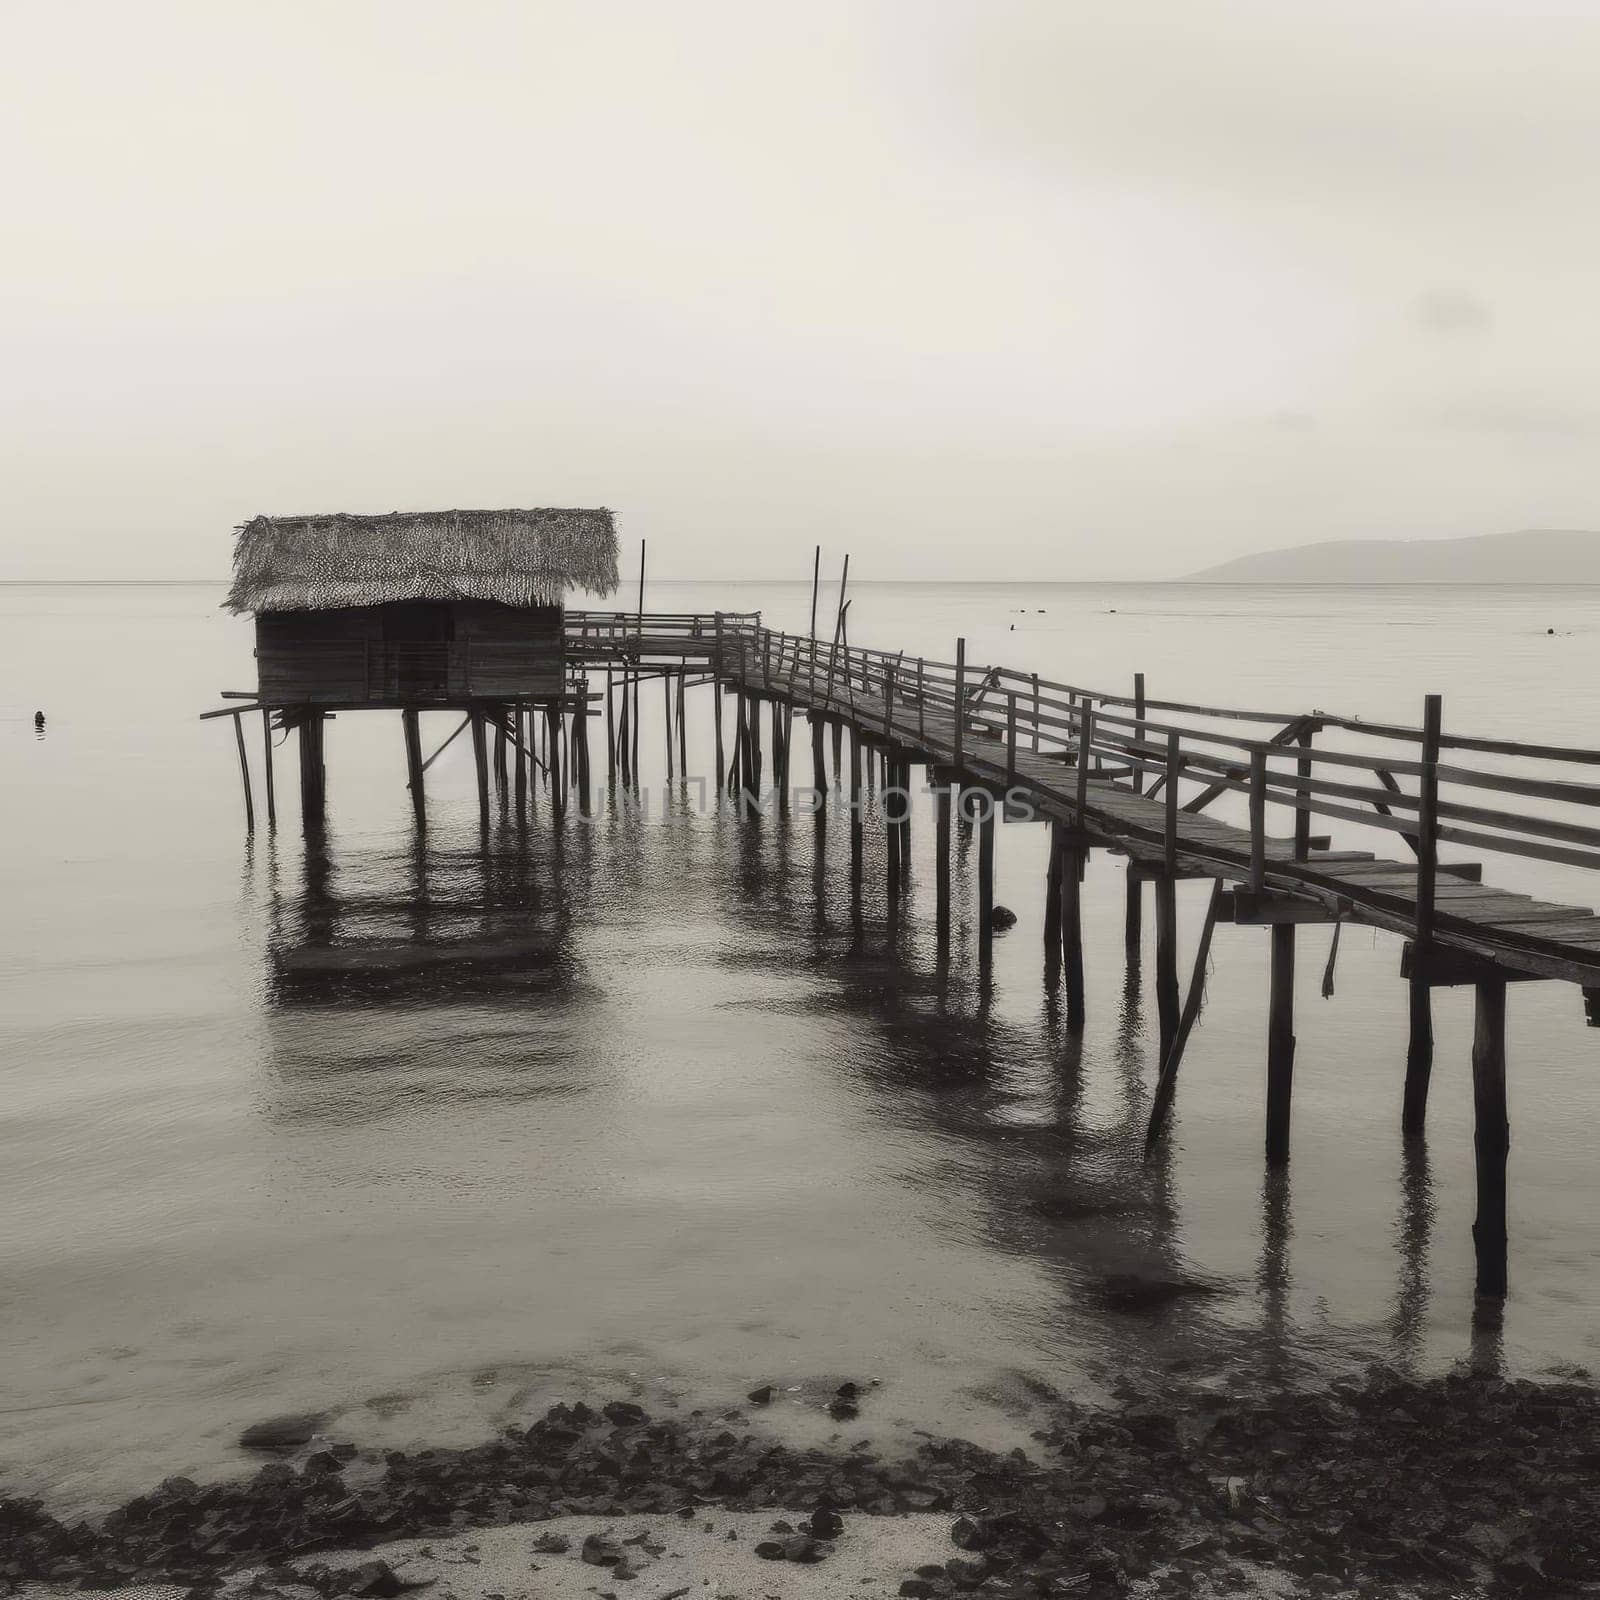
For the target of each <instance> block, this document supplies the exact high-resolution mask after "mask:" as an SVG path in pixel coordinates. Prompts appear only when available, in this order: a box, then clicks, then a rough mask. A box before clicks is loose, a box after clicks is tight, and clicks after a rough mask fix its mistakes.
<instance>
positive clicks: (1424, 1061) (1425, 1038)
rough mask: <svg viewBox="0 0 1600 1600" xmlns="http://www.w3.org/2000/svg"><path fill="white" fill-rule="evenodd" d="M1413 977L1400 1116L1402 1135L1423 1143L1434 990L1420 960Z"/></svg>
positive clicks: (1429, 1072)
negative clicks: (1404, 1084) (1404, 1080)
mask: <svg viewBox="0 0 1600 1600" xmlns="http://www.w3.org/2000/svg"><path fill="white" fill-rule="evenodd" d="M1417 965H1418V967H1419V969H1420V970H1419V971H1418V972H1417V973H1415V974H1413V975H1412V979H1411V995H1410V1001H1411V1004H1410V1011H1411V1031H1410V1037H1409V1040H1408V1042H1407V1044H1406V1087H1405V1099H1404V1102H1403V1104H1402V1108H1401V1112H1400V1132H1401V1134H1402V1135H1403V1136H1404V1137H1405V1138H1407V1139H1420V1138H1421V1137H1422V1135H1423V1130H1424V1129H1425V1128H1426V1127H1427V1122H1428V1085H1429V1083H1430V1082H1431V1081H1432V1078H1433V990H1432V989H1431V988H1430V987H1429V986H1428V980H1427V977H1426V963H1425V962H1424V961H1423V960H1421V959H1419V960H1418V963H1417Z"/></svg>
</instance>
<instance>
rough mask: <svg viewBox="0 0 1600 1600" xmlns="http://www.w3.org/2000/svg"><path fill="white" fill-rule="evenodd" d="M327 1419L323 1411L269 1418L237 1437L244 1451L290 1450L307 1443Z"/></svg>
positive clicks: (253, 1424)
mask: <svg viewBox="0 0 1600 1600" xmlns="http://www.w3.org/2000/svg"><path fill="white" fill-rule="evenodd" d="M326 1418H327V1413H326V1412H323V1411H314V1412H307V1413H304V1414H302V1415H299V1416H292V1417H269V1418H268V1419H267V1420H266V1421H265V1422H255V1423H252V1424H251V1425H250V1426H249V1427H248V1428H246V1429H245V1430H244V1432H243V1433H241V1434H240V1435H239V1443H240V1444H241V1445H243V1446H244V1448H245V1449H246V1450H292V1449H294V1448H295V1447H296V1446H297V1445H302V1444H305V1443H307V1442H308V1441H309V1440H310V1439H311V1438H312V1437H313V1436H314V1435H315V1433H316V1431H317V1429H318V1428H320V1427H321V1426H322V1424H323V1422H324V1421H325V1420H326Z"/></svg>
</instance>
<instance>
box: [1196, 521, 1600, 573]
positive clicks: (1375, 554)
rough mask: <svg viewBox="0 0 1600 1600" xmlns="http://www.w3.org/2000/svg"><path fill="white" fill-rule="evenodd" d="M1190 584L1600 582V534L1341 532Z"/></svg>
mask: <svg viewBox="0 0 1600 1600" xmlns="http://www.w3.org/2000/svg"><path fill="white" fill-rule="evenodd" d="M1182 581H1183V582H1185V583H1600V533H1586V532H1582V531H1580V530H1576V529H1567V528H1524V529H1522V530H1520V531H1519V532H1517V533H1485V534H1478V535H1476V536H1475V537H1473V538H1470V539H1333V540H1329V541H1328V542H1326V543H1324V544H1303V545H1300V546H1298V547H1296V548H1294V549H1290V550H1263V551H1261V552H1260V553H1259V554H1258V555H1253V556H1238V557H1236V558H1235V559H1234V560H1232V561H1224V562H1222V563H1221V564H1220V565H1219V566H1215V567H1206V568H1205V569H1204V570H1203V571H1201V572H1191V573H1189V574H1188V575H1187V576H1186V577H1185V578H1184V579H1183V580H1182Z"/></svg>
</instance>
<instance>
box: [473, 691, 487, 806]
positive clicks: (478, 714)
mask: <svg viewBox="0 0 1600 1600" xmlns="http://www.w3.org/2000/svg"><path fill="white" fill-rule="evenodd" d="M468 715H469V716H470V717H471V719H472V764H473V766H474V768H475V769H476V771H477V775H478V822H479V825H480V826H481V827H483V828H484V829H487V828H488V826H489V754H488V745H487V743H486V741H485V732H484V723H483V712H482V710H481V709H479V708H478V707H476V706H475V707H474V708H473V709H472V711H471V712H469V713H468Z"/></svg>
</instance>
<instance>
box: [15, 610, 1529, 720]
mask: <svg viewBox="0 0 1600 1600" xmlns="http://www.w3.org/2000/svg"><path fill="white" fill-rule="evenodd" d="M1544 631H1545V632H1546V633H1554V632H1555V631H1556V630H1555V629H1554V628H1546V629H1545V630H1544ZM34 721H35V722H37V723H39V724H40V725H41V726H43V724H44V715H43V713H41V714H40V715H39V716H37V717H35V718H34Z"/></svg>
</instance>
